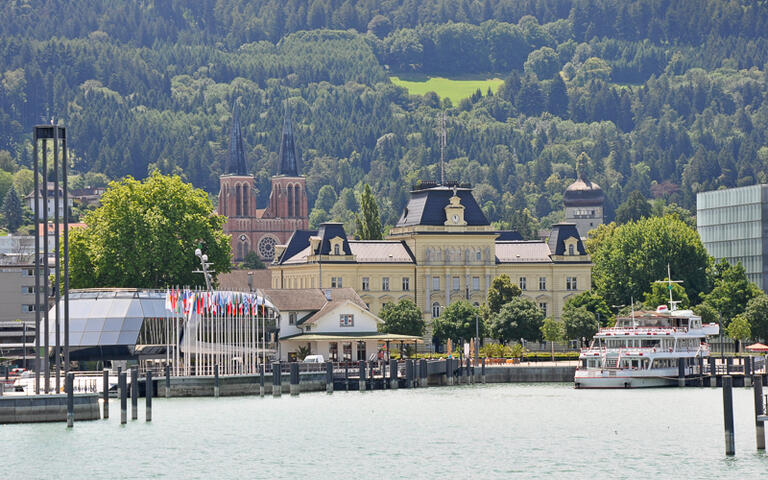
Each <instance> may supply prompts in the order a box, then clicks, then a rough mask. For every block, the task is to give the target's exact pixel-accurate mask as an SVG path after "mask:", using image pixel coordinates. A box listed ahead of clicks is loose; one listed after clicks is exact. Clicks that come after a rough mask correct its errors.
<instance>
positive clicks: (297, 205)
mask: <svg viewBox="0 0 768 480" xmlns="http://www.w3.org/2000/svg"><path fill="white" fill-rule="evenodd" d="M300 193H301V187H300V186H298V185H296V190H295V191H294V196H293V205H294V208H295V210H296V216H297V217H300V216H301V215H302V212H301V206H300V205H301V203H299V195H300Z"/></svg>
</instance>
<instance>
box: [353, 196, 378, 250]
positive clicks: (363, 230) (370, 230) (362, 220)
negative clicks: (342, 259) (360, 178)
mask: <svg viewBox="0 0 768 480" xmlns="http://www.w3.org/2000/svg"><path fill="white" fill-rule="evenodd" d="M355 225H356V226H357V238H359V239H360V240H381V220H380V219H379V206H378V204H377V203H376V198H375V197H374V196H373V192H372V191H371V186H370V185H368V184H367V183H366V184H365V186H364V187H363V193H362V195H360V212H359V213H356V214H355Z"/></svg>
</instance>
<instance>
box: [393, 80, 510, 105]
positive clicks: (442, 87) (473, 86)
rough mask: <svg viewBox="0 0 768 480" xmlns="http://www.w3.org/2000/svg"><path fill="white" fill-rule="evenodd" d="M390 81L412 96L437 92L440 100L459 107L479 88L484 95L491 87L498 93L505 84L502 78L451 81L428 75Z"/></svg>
mask: <svg viewBox="0 0 768 480" xmlns="http://www.w3.org/2000/svg"><path fill="white" fill-rule="evenodd" d="M389 79H390V80H391V81H392V83H394V84H395V85H399V86H401V87H405V88H407V89H408V93H410V94H412V95H424V94H425V93H427V92H435V93H436V94H437V95H438V96H439V97H440V98H450V99H451V102H453V104H454V105H458V103H459V101H461V99H463V98H469V97H470V96H472V94H473V93H475V91H476V90H477V89H478V88H479V89H480V90H481V91H482V92H483V95H485V92H487V91H488V87H491V91H492V92H493V93H496V91H497V90H498V89H499V86H501V84H502V83H504V80H502V79H500V78H489V79H484V80H483V79H477V78H474V79H473V78H467V79H455V80H454V79H450V78H443V77H428V76H426V75H400V76H394V75H393V76H391V77H389Z"/></svg>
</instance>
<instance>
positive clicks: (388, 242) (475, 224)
mask: <svg viewBox="0 0 768 480" xmlns="http://www.w3.org/2000/svg"><path fill="white" fill-rule="evenodd" d="M270 270H272V288H276V289H298V288H342V287H352V288H354V289H355V291H356V292H357V293H358V294H359V295H360V298H361V299H362V300H363V302H365V304H366V306H367V307H368V308H370V309H371V311H372V312H374V313H378V312H379V311H380V310H381V308H382V306H383V305H384V304H385V303H387V302H396V301H398V300H400V299H402V298H408V299H411V300H412V301H414V302H415V303H416V305H418V306H419V307H420V308H421V310H422V312H423V313H424V315H425V318H427V319H429V318H437V317H439V316H440V314H441V312H442V311H443V309H444V308H445V307H446V306H447V305H449V304H450V303H452V302H455V301H457V300H468V301H469V302H471V303H473V304H476V305H480V304H482V303H483V302H485V299H486V297H487V295H488V289H489V287H490V284H491V282H492V281H493V279H494V278H496V277H497V276H499V275H500V274H502V273H506V274H507V275H509V276H510V278H511V279H512V281H513V282H514V283H516V284H517V285H518V286H519V287H520V288H521V290H522V291H523V294H524V295H525V296H527V297H529V298H531V299H532V300H533V301H534V302H536V304H537V305H538V306H539V308H541V310H542V311H543V312H544V314H545V315H546V316H548V317H554V318H556V319H559V318H560V315H561V313H562V310H563V306H564V304H565V302H566V300H567V299H568V298H570V297H571V296H573V295H578V294H579V293H582V292H584V291H586V290H589V288H590V284H591V270H592V262H591V259H590V257H589V255H588V254H587V252H586V250H585V248H584V244H583V242H582V239H581V235H580V234H579V231H578V229H577V227H576V225H575V224H574V223H559V224H555V225H553V226H552V229H551V231H550V232H549V235H548V240H547V241H546V242H545V241H541V240H535V241H529V240H523V239H522V238H521V237H520V235H519V234H518V233H517V232H511V231H497V230H494V229H493V227H492V226H491V224H490V222H489V221H488V219H487V218H486V217H485V214H484V213H483V211H482V209H481V208H480V206H479V205H478V203H477V201H476V200H475V198H474V195H473V193H472V188H471V186H470V185H467V184H458V183H448V184H438V183H435V182H422V183H420V184H418V185H416V186H415V187H414V188H413V189H412V191H411V195H410V199H409V201H408V203H407V205H406V206H405V208H404V210H403V213H402V215H401V217H400V219H399V220H398V222H397V224H396V225H395V226H394V227H392V228H391V229H390V231H389V235H388V237H387V238H386V239H385V240H354V239H352V238H349V237H348V236H347V233H346V232H345V231H344V227H343V225H342V224H339V223H324V224H322V225H320V228H319V229H318V230H316V231H309V230H297V231H296V232H295V233H294V234H293V236H292V237H291V238H290V239H289V240H288V241H287V242H285V243H282V244H280V245H278V246H277V251H276V257H275V261H274V263H273V265H272V266H271V267H270Z"/></svg>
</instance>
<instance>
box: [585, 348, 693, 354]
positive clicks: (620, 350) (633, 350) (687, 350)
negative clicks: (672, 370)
mask: <svg viewBox="0 0 768 480" xmlns="http://www.w3.org/2000/svg"><path fill="white" fill-rule="evenodd" d="M609 351H610V352H611V353H613V352H616V353H621V354H622V355H624V354H637V353H678V352H682V353H690V352H694V353H699V352H701V351H702V349H701V347H678V348H661V347H615V348H613V347H612V348H606V347H587V348H582V349H581V352H580V353H581V354H585V353H595V354H604V353H608V352H609Z"/></svg>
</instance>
